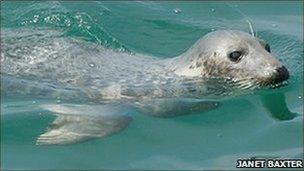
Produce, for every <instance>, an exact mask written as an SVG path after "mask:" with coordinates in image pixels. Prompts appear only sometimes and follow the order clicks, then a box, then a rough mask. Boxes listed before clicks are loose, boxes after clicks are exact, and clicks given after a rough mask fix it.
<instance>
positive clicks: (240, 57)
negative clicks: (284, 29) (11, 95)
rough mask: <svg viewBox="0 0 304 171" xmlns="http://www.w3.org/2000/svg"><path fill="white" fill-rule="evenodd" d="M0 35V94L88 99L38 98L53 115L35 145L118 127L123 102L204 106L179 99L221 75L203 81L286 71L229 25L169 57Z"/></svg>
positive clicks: (166, 107) (187, 109) (144, 107)
mask: <svg viewBox="0 0 304 171" xmlns="http://www.w3.org/2000/svg"><path fill="white" fill-rule="evenodd" d="M1 37H2V40H1V48H2V50H1V78H2V79H3V80H4V84H2V86H1V93H2V92H4V93H7V92H17V93H18V92H19V93H20V92H22V93H23V94H35V95H42V96H49V97H51V96H53V97H56V96H60V97H61V98H66V99H71V100H74V99H82V100H83V101H92V102H94V105H85V104H80V105H79V104H60V105H58V104H48V105H43V106H42V107H43V108H45V109H47V110H51V111H53V112H54V113H56V115H58V118H57V119H56V120H55V121H54V122H53V124H52V126H51V127H50V129H49V130H48V131H47V132H46V133H44V134H42V135H41V136H40V137H39V138H38V140H37V142H38V143H40V144H64V143H72V142H77V141H82V140H86V139H89V138H94V137H104V136H107V135H111V134H113V133H116V132H119V131H121V130H123V129H124V128H125V127H126V126H127V125H128V123H129V122H130V121H131V119H130V118H131V117H130V116H129V115H128V114H124V113H125V111H126V110H124V109H126V108H129V107H130V106H131V107H134V108H136V109H138V111H140V112H142V113H148V114H149V115H153V116H160V117H170V116H175V115H182V114H188V113H191V112H193V111H201V110H205V109H207V110H208V109H212V108H214V107H216V106H217V105H218V104H217V103H216V102H213V101H207V100H194V101H191V102H189V101H187V98H195V99H204V98H205V97H207V96H208V95H210V94H211V95H212V94H217V91H220V90H219V89H220V87H221V86H218V85H222V82H221V83H220V84H218V85H217V86H214V85H216V84H210V83H209V82H208V81H207V80H212V83H214V80H213V79H215V80H217V79H219V80H223V81H224V83H227V84H228V85H231V86H233V87H237V88H239V89H253V88H257V87H262V86H265V85H274V84H277V83H280V82H282V81H284V80H286V79H288V77H289V74H288V71H287V69H286V68H285V67H284V66H283V65H282V64H281V63H280V62H279V61H278V60H276V59H275V58H274V57H273V56H272V55H271V52H270V47H269V45H268V44H266V43H264V42H263V41H262V40H259V39H257V38H256V37H253V36H251V35H250V34H247V33H245V32H242V31H237V30H218V31H214V32H211V33H209V34H207V35H205V36H204V37H202V38H201V39H199V40H198V41H197V42H196V43H195V44H194V45H193V46H192V47H191V48H190V49H189V50H188V51H186V52H185V53H183V54H181V55H179V56H177V57H174V58H170V59H159V58H155V57H151V56H147V55H140V54H130V53H124V52H116V51H113V50H109V49H105V48H102V47H96V46H95V45H94V44H91V43H83V42H81V41H78V40H75V39H68V38H64V37H62V36H61V34H60V33H58V32H44V31H37V32H35V33H33V32H30V31H22V32H5V31H2V32H1ZM223 91H225V90H223ZM219 94H221V93H219ZM173 97H174V98H173ZM178 107H180V109H179V108H178ZM114 109H115V110H114ZM118 109H122V110H118ZM180 111H182V112H180ZM118 113H119V114H118ZM79 127H81V128H79Z"/></svg>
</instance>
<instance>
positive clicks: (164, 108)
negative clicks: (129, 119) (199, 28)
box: [135, 98, 219, 118]
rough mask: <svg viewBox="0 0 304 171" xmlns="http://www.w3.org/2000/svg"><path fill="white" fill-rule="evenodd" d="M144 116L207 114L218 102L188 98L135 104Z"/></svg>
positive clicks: (164, 116) (148, 100) (163, 116)
mask: <svg viewBox="0 0 304 171" xmlns="http://www.w3.org/2000/svg"><path fill="white" fill-rule="evenodd" d="M135 106H136V107H137V109H138V110H139V111H140V112H141V113H143V114H146V115H150V116H155V117H162V118H168V117H175V116H182V115H189V114H197V113H203V112H207V111H209V110H212V109H215V108H217V107H218V106H219V102H217V101H212V100H202V99H188V98H163V99H145V100H143V101H140V102H137V103H136V104H135Z"/></svg>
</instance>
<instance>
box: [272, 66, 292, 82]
mask: <svg viewBox="0 0 304 171" xmlns="http://www.w3.org/2000/svg"><path fill="white" fill-rule="evenodd" d="M276 71H277V74H276V76H275V78H274V80H273V81H274V83H275V84H276V83H280V82H282V81H285V80H287V79H288V78H289V72H288V70H287V68H286V67H284V66H281V67H279V68H277V69H276Z"/></svg>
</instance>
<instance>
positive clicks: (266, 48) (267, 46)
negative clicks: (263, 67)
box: [265, 44, 271, 53]
mask: <svg viewBox="0 0 304 171" xmlns="http://www.w3.org/2000/svg"><path fill="white" fill-rule="evenodd" d="M265 50H266V51H267V52H269V53H271V50H270V46H269V44H266V45H265Z"/></svg>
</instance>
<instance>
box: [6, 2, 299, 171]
mask: <svg viewBox="0 0 304 171" xmlns="http://www.w3.org/2000/svg"><path fill="white" fill-rule="evenodd" d="M302 6H303V2H267V3H264V2H217V3H211V2H192V3H190V2H158V1H155V2H73V3H72V2H67V1H65V2H57V1H56V2H51V1H50V2H41V3H39V2H2V1H1V29H7V30H15V29H31V28H43V29H46V30H59V31H61V32H63V33H64V36H66V37H73V38H76V39H80V40H84V41H89V42H93V43H95V44H96V45H101V46H106V47H108V48H112V49H115V50H120V51H128V52H137V53H144V54H150V55H153V56H158V57H160V58H170V57H173V56H175V55H178V54H180V53H182V52H184V51H185V50H187V49H188V48H189V47H190V46H191V45H192V44H193V43H194V42H195V41H196V40H197V39H198V38H200V37H202V36H203V35H205V34H206V33H209V32H211V31H212V30H214V29H215V30H217V29H238V30H243V31H246V32H248V31H249V28H248V24H247V23H246V20H248V19H249V20H250V21H251V22H252V23H253V25H254V28H255V30H256V31H257V33H258V34H257V35H258V37H259V38H262V39H264V40H265V41H266V42H268V43H269V44H270V46H271V49H272V53H273V54H274V56H276V57H277V58H278V59H279V60H280V61H282V63H284V65H285V66H286V67H287V68H288V69H289V71H290V75H291V77H290V79H289V83H288V85H287V86H284V87H281V88H278V89H269V90H263V91H262V90H261V91H256V92H251V93H248V94H244V95H241V96H237V97H227V98H224V99H222V100H220V102H221V103H220V104H221V105H220V107H219V108H217V109H216V110H212V111H209V112H207V113H202V114H198V115H188V116H181V117H176V118H167V119H162V118H154V117H148V116H143V115H135V117H134V120H133V122H132V124H130V126H129V127H128V128H127V129H126V130H124V131H123V132H121V133H120V134H117V135H114V136H111V137H108V138H105V139H97V140H92V141H88V142H84V143H79V144H72V145H65V146H37V145H35V140H36V138H37V136H39V135H40V134H41V133H43V132H44V131H45V129H46V126H47V125H48V124H49V123H50V122H51V121H52V120H53V119H54V116H53V115H52V114H51V112H46V111H41V110H39V109H37V108H36V106H37V105H39V104H44V103H58V102H57V100H58V99H47V100H46V99H39V98H37V97H34V96H29V97H18V96H15V97H14V98H12V96H10V97H9V98H8V97H6V96H4V95H1V169H31V170H33V169H38V170H41V169H48V170H53V169H61V170H62V169H234V168H235V163H236V159H238V158H250V157H268V158H276V157H281V158H303V102H302V101H303V10H302ZM5 93H8V94H9V92H5Z"/></svg>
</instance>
